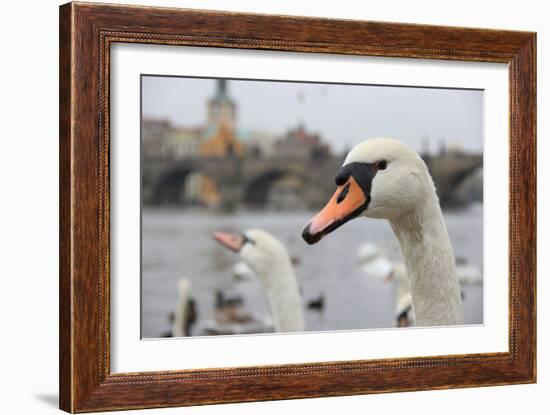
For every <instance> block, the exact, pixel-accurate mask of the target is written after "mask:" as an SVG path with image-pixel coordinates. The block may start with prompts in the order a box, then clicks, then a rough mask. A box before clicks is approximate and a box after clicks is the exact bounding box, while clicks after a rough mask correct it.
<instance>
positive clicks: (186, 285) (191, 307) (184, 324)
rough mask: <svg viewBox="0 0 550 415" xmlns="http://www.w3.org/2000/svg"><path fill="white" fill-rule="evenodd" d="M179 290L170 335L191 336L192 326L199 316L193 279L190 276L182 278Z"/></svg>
mask: <svg viewBox="0 0 550 415" xmlns="http://www.w3.org/2000/svg"><path fill="white" fill-rule="evenodd" d="M177 290H178V299H177V302H176V310H175V312H174V313H173V314H171V315H170V320H171V322H172V331H171V332H170V336H169V337H184V336H189V334H190V331H191V326H192V325H193V324H194V323H195V320H196V318H197V311H196V306H195V301H194V300H193V298H192V297H191V281H190V280H189V279H188V278H180V280H179V281H178V288H177Z"/></svg>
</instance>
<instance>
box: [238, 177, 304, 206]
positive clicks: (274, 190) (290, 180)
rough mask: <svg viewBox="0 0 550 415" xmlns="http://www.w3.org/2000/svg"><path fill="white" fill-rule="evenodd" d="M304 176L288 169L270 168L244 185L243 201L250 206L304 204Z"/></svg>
mask: <svg viewBox="0 0 550 415" xmlns="http://www.w3.org/2000/svg"><path fill="white" fill-rule="evenodd" d="M305 183H306V178H305V177H304V175H303V174H300V173H298V172H296V171H293V170H290V169H270V170H267V171H264V172H262V173H260V174H258V175H256V176H255V177H254V178H252V179H251V180H250V181H249V182H248V184H247V185H246V187H245V191H244V203H245V204H246V205H247V206H251V207H261V206H266V205H268V204H271V205H273V206H274V207H283V208H286V207H289V206H292V207H301V206H305V200H304V198H303V197H302V193H303V189H304V185H305Z"/></svg>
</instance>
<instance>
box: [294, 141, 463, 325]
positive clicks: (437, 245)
mask: <svg viewBox="0 0 550 415" xmlns="http://www.w3.org/2000/svg"><path fill="white" fill-rule="evenodd" d="M335 181H336V185H337V189H336V192H335V194H334V195H333V197H332V198H331V199H330V200H329V202H328V203H327V205H326V206H325V207H324V208H323V209H322V210H321V211H320V212H319V213H318V214H317V215H316V216H315V217H314V218H313V219H312V220H311V221H310V222H309V223H308V224H307V225H306V227H305V228H304V230H303V232H302V236H303V238H304V240H305V241H306V242H307V243H309V244H313V243H316V242H319V240H321V238H322V237H323V236H325V235H327V234H328V233H330V232H332V231H334V230H335V229H337V228H338V227H340V226H341V225H343V224H344V223H346V222H348V221H349V220H351V219H353V218H356V217H358V216H366V217H370V218H377V219H387V220H388V221H389V222H390V225H391V227H392V230H393V232H394V233H395V235H396V236H397V239H398V240H399V244H400V246H401V252H402V254H403V257H404V258H405V266H406V269H407V275H408V276H409V279H410V287H411V298H412V303H413V309H414V315H415V317H416V325H418V326H434V325H452V324H462V323H463V322H464V313H463V308H462V300H461V298H460V286H459V283H458V279H457V276H456V271H455V260H454V256H453V249H452V246H451V242H450V240H449V235H448V234H447V228H446V226H445V221H444V220H443V214H442V212H441V208H440V206H439V200H438V198H437V194H436V191H435V186H434V183H433V180H432V178H431V176H430V174H429V172H428V168H427V167H426V164H425V163H424V161H423V160H422V159H421V158H420V156H419V155H418V153H416V152H415V151H414V150H412V149H411V148H409V147H408V146H406V145H404V144H403V143H401V142H399V141H397V140H394V139H391V138H373V139H369V140H365V141H364V142H362V143H361V144H358V145H357V146H355V147H354V148H353V149H352V150H351V151H350V153H349V154H348V156H347V157H346V160H345V161H344V165H343V167H342V169H341V170H340V172H339V173H338V175H337V176H336V180H335Z"/></svg>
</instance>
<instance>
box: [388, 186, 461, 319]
mask: <svg viewBox="0 0 550 415" xmlns="http://www.w3.org/2000/svg"><path fill="white" fill-rule="evenodd" d="M390 223H391V226H392V228H393V231H394V233H395V234H396V236H397V239H398V240H399V243H400V245H401V252H402V254H403V257H404V259H405V265H406V268H407V274H408V276H409V279H410V288H411V297H412V303H413V310H414V314H415V319H416V325H417V326H433V325H452V324H462V323H463V322H464V314H463V309H462V299H461V294H460V285H459V283H458V279H457V276H456V271H455V259H454V254H453V248H452V245H451V242H450V240H449V235H448V233H447V227H446V226H445V221H444V219H443V214H442V212H441V208H440V206H439V203H438V200H437V197H436V196H435V194H434V195H433V197H430V198H428V199H426V203H425V204H423V205H422V206H418V207H417V208H416V210H415V211H414V212H409V213H408V214H405V215H403V216H402V217H401V218H399V219H398V220H394V221H391V222H390Z"/></svg>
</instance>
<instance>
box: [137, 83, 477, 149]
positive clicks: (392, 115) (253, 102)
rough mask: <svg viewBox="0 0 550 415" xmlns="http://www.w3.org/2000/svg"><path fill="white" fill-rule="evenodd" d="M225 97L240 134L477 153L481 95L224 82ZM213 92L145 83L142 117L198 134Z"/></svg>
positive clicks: (208, 86) (197, 86) (209, 87)
mask: <svg viewBox="0 0 550 415" xmlns="http://www.w3.org/2000/svg"><path fill="white" fill-rule="evenodd" d="M227 89H228V91H227V93H228V96H229V97H231V99H232V100H233V101H234V102H235V103H236V105H237V114H238V115H237V119H236V124H237V126H238V128H240V129H244V130H249V131H262V132H266V133H269V134H272V135H283V134H285V133H286V132H287V131H288V130H289V129H292V128H295V127H296V126H298V125H304V127H305V128H306V130H308V131H311V132H313V133H316V134H319V135H320V136H321V138H322V140H323V141H324V142H326V143H327V144H329V145H330V146H331V148H332V149H333V151H335V152H342V151H345V150H347V149H349V148H351V147H352V146H353V145H355V144H357V143H358V142H360V141H362V140H363V139H366V138H369V137H377V136H386V137H393V138H397V139H399V140H401V141H403V142H405V143H407V144H409V145H411V146H412V147H413V148H415V149H416V150H417V151H425V150H426V149H427V150H429V151H430V152H432V153H433V152H437V151H438V150H439V148H440V146H441V145H442V144H443V145H445V147H452V148H460V149H463V150H465V151H470V152H476V153H481V152H482V150H483V91H480V90H462V89H438V88H421V87H399V86H373V85H348V84H319V83H302V82H284V81H255V80H228V82H227ZM215 92H216V79H212V78H189V77H167V76H150V75H147V76H143V77H142V114H143V116H144V117H145V118H152V119H163V120H167V121H169V122H170V123H171V124H173V125H174V126H177V127H187V128H192V127H199V126H201V125H204V124H205V123H206V121H207V111H206V109H205V106H204V103H205V102H206V101H208V100H209V99H210V98H212V96H214V94H215Z"/></svg>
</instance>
